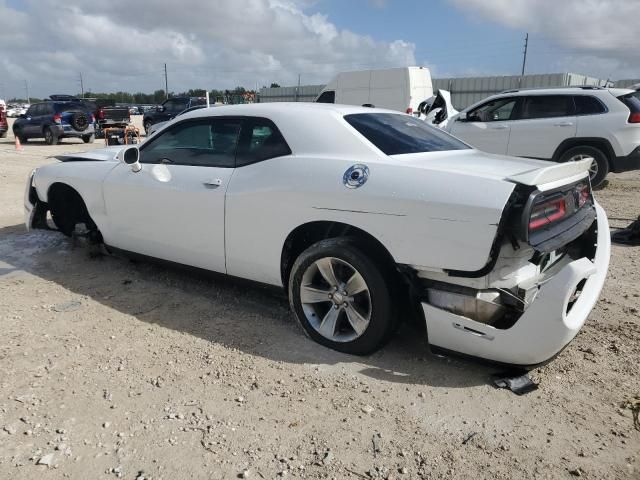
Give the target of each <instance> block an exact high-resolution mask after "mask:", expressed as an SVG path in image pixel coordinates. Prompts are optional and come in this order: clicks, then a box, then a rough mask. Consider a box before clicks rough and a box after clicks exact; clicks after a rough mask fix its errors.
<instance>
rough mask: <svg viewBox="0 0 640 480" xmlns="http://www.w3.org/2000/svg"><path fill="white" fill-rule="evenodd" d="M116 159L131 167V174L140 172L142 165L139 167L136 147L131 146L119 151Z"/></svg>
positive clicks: (138, 154) (138, 151)
mask: <svg viewBox="0 0 640 480" xmlns="http://www.w3.org/2000/svg"><path fill="white" fill-rule="evenodd" d="M118 157H119V159H120V161H122V162H124V163H126V164H127V165H129V166H130V167H131V171H132V172H134V173H138V172H139V171H140V170H142V165H140V150H138V147H136V146H131V147H127V148H125V149H123V150H121V151H120V153H119V154H118Z"/></svg>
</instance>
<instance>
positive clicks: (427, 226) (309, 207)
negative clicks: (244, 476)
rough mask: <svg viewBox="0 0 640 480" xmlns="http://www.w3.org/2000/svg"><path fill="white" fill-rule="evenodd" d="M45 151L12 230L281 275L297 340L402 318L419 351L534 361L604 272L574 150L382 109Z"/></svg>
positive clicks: (386, 327) (234, 109)
mask: <svg viewBox="0 0 640 480" xmlns="http://www.w3.org/2000/svg"><path fill="white" fill-rule="evenodd" d="M327 138H330V139H331V141H329V142H328V141H327ZM57 158H58V159H60V160H62V162H61V163H56V164H48V165H45V166H42V167H40V168H38V169H37V170H35V171H34V172H33V173H32V174H31V176H30V177H29V179H28V182H27V188H26V192H25V202H24V203H25V209H26V210H25V219H26V224H27V227H28V228H39V227H45V226H46V216H47V212H48V211H50V212H51V215H52V219H53V222H54V223H55V225H56V226H57V228H58V229H59V230H60V231H61V232H62V233H64V234H66V235H71V234H72V233H73V232H74V229H75V228H76V225H78V224H83V225H84V228H83V231H88V232H89V233H88V235H89V237H90V238H91V239H93V241H95V242H104V244H105V245H106V246H107V248H109V249H119V250H123V251H129V252H136V253H137V254H141V255H145V256H149V257H156V258H160V259H164V260H168V261H171V262H176V263H180V264H186V265H191V266H194V267H199V268H202V269H207V270H212V271H216V272H221V273H226V274H229V275H232V276H235V277H241V278H246V279H250V280H253V281H256V282H263V283H266V284H271V285H275V286H279V287H283V288H284V289H286V291H287V292H288V295H289V300H290V303H291V307H292V309H293V312H294V313H295V316H296V318H297V319H298V321H299V322H300V324H301V325H302V327H303V329H304V331H305V332H306V333H307V334H308V335H309V336H310V337H311V338H313V339H314V340H316V341H317V342H319V343H321V344H323V345H326V346H328V347H330V348H333V349H336V350H339V351H342V352H347V353H351V354H366V353H370V352H372V351H374V350H376V349H377V348H379V347H380V346H381V345H383V344H384V342H385V341H386V340H387V339H388V338H389V337H390V335H391V334H392V333H393V331H394V330H395V328H396V326H397V325H398V322H399V321H400V320H401V319H403V318H410V317H411V316H415V317H416V318H419V319H421V321H424V322H426V327H427V339H428V342H429V343H430V344H431V345H432V348H434V349H437V350H440V351H454V352H460V353H463V354H466V355H472V356H476V357H481V358H484V359H488V360H493V361H497V362H502V363H508V364H517V365H526V366H530V365H534V364H538V363H540V362H545V361H547V360H549V359H550V358H552V357H553V356H555V355H556V354H558V353H559V352H560V351H561V350H562V349H563V348H564V347H565V346H566V345H567V344H568V343H569V342H570V341H571V340H572V339H573V337H574V336H575V335H576V334H577V332H578V331H579V330H580V328H581V327H582V325H583V324H584V322H585V320H586V319H587V316H588V315H589V312H590V311H591V309H592V308H593V306H594V304H595V303H596V301H597V299H598V295H599V293H600V290H601V288H602V286H603V283H604V280H605V276H606V274H607V268H608V263H609V253H610V239H609V227H608V222H607V217H606V215H605V212H604V210H603V209H602V208H601V207H600V206H599V205H598V204H597V203H596V202H595V200H594V198H593V196H592V193H591V190H590V185H589V182H588V170H589V165H590V163H591V162H590V160H583V161H578V162H569V163H564V164H551V163H549V162H543V161H539V160H531V159H524V158H511V157H505V156H496V155H490V154H486V153H483V152H480V151H478V150H474V149H472V148H470V147H469V146H467V145H466V144H464V143H463V142H461V141H460V140H457V139H456V138H454V137H452V136H450V135H449V134H447V133H445V132H443V131H442V130H439V129H436V128H434V127H431V126H429V125H427V124H426V123H425V122H423V121H422V120H419V119H416V118H414V117H412V116H409V115H405V114H401V113H398V112H392V111H389V110H382V109H371V108H362V107H350V106H345V105H335V106H334V105H318V104H313V103H308V104H302V103H293V104H282V103H267V104H254V105H233V106H223V107H219V108H207V109H200V110H197V111H193V112H190V113H188V114H185V115H182V116H181V117H180V119H179V120H177V121H175V122H173V123H172V124H171V125H168V126H167V127H166V128H164V129H163V130H161V131H159V132H157V133H156V135H154V136H153V137H151V138H150V139H148V140H147V141H146V142H144V143H143V144H141V145H140V146H137V145H136V146H129V147H125V148H124V149H123V148H121V147H108V148H106V149H103V150H97V151H94V152H83V153H75V154H67V155H59V156H58V157H57ZM167 219H170V221H167ZM247 295H250V293H248V294H247ZM283 348H286V346H285V347H283Z"/></svg>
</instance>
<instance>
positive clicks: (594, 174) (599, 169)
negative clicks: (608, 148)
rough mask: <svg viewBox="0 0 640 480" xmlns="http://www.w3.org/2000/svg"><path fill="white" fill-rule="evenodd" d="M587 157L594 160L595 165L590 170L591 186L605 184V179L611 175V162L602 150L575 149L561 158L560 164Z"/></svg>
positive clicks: (589, 148)
mask: <svg viewBox="0 0 640 480" xmlns="http://www.w3.org/2000/svg"><path fill="white" fill-rule="evenodd" d="M585 157H592V158H593V163H592V164H591V168H590V169H589V177H590V179H591V186H592V187H593V188H596V187H599V186H600V185H602V184H603V183H604V180H605V178H607V175H608V174H609V160H608V158H607V156H606V155H605V154H604V153H603V152H602V150H600V149H598V148H595V147H590V146H587V145H585V146H581V147H573V148H570V149H569V150H567V151H566V152H565V153H564V154H563V155H562V157H560V162H572V161H577V160H581V159H582V158H585Z"/></svg>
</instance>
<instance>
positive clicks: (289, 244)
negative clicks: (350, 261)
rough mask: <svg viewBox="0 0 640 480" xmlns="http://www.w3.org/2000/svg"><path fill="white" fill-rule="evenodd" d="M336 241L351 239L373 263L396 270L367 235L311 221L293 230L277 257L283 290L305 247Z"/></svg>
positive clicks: (346, 226) (384, 250) (386, 252)
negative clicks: (344, 238)
mask: <svg viewBox="0 0 640 480" xmlns="http://www.w3.org/2000/svg"><path fill="white" fill-rule="evenodd" d="M337 237H350V238H353V239H354V242H355V243H356V244H357V245H358V246H359V247H361V248H362V249H363V250H364V252H365V253H367V254H368V255H369V256H371V257H372V259H373V260H375V261H378V262H381V264H382V265H381V266H382V267H385V268H390V269H391V268H395V265H396V262H395V260H394V258H393V256H392V255H391V253H390V252H389V250H388V249H387V248H386V247H385V246H384V245H383V244H382V242H380V240H378V239H377V238H376V237H374V236H373V235H371V234H370V233H369V232H366V231H365V230H362V229H361V228H358V227H354V226H353V225H349V224H347V223H342V222H335V221H323V220H320V221H313V222H308V223H304V224H302V225H299V226H297V227H296V228H294V229H293V230H292V231H291V232H290V233H289V235H287V238H286V240H285V241H284V244H283V246H282V251H281V256H280V275H281V279H282V284H283V285H284V287H285V288H286V286H287V285H288V282H289V275H290V273H291V268H292V267H293V264H294V262H295V261H296V258H298V256H299V255H300V254H301V253H302V252H303V251H304V250H306V249H307V248H308V247H310V246H311V245H313V244H314V243H316V242H319V241H320V240H324V239H328V238H337Z"/></svg>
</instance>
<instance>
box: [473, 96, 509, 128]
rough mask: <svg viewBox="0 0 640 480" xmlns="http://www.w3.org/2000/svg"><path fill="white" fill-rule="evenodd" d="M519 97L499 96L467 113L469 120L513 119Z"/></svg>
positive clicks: (499, 120)
mask: <svg viewBox="0 0 640 480" xmlns="http://www.w3.org/2000/svg"><path fill="white" fill-rule="evenodd" d="M517 101H518V99H517V98H512V97H511V98H499V99H497V100H492V101H490V102H487V103H485V104H484V105H480V106H479V107H477V108H475V109H473V110H471V111H470V112H469V113H468V114H467V121H469V122H504V121H506V120H511V117H512V114H513V111H514V107H515V106H516V103H517Z"/></svg>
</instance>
